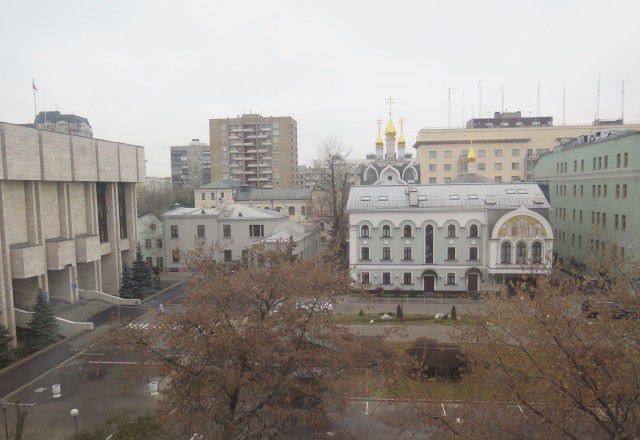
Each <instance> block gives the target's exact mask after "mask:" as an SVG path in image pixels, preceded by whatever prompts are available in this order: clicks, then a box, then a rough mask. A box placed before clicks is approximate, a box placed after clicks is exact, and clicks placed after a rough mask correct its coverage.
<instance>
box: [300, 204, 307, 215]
mask: <svg viewBox="0 0 640 440" xmlns="http://www.w3.org/2000/svg"><path fill="white" fill-rule="evenodd" d="M300 214H302V215H307V207H306V206H303V207H302V208H300Z"/></svg>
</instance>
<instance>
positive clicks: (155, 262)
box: [138, 212, 164, 271]
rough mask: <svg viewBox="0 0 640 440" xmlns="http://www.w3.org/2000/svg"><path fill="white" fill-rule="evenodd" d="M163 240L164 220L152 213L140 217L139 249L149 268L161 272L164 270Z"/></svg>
mask: <svg viewBox="0 0 640 440" xmlns="http://www.w3.org/2000/svg"><path fill="white" fill-rule="evenodd" d="M163 239H164V235H163V233H162V220H160V219H159V218H158V217H157V216H156V215H155V214H154V213H152V212H147V213H144V214H141V215H139V216H138V249H140V253H141V254H142V259H143V260H144V261H145V263H147V266H149V267H151V268H157V269H158V270H159V271H162V270H163V269H164V241H163Z"/></svg>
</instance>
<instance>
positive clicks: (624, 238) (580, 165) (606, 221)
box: [534, 130, 640, 271]
mask: <svg viewBox="0 0 640 440" xmlns="http://www.w3.org/2000/svg"><path fill="white" fill-rule="evenodd" d="M534 176H535V179H536V180H537V181H538V182H539V183H540V184H541V185H544V186H548V191H549V199H550V201H551V214H552V215H551V224H552V226H553V228H554V231H555V237H556V240H555V245H554V251H555V253H556V257H557V260H558V263H559V264H562V265H563V267H564V268H566V269H574V270H582V269H586V270H587V271H588V270H589V269H590V264H591V263H592V262H593V260H594V258H596V261H597V258H598V257H599V256H600V255H602V254H603V253H606V254H607V255H609V256H610V255H615V256H617V257H618V258H624V259H628V260H636V259H637V255H638V253H639V252H638V249H640V228H639V227H638V223H637V222H638V219H640V132H639V131H635V130H613V131H611V130H601V131H599V132H596V133H595V134H593V135H588V136H582V137H580V138H579V139H578V140H576V141H574V142H569V143H566V144H563V145H559V146H557V147H555V148H554V149H553V151H552V152H549V153H546V154H543V155H542V156H541V157H540V159H538V162H537V163H536V165H535V168H534Z"/></svg>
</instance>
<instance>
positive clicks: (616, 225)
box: [613, 214, 620, 229]
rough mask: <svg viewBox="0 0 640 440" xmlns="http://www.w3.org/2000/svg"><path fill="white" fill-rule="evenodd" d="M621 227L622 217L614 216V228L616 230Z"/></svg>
mask: <svg viewBox="0 0 640 440" xmlns="http://www.w3.org/2000/svg"><path fill="white" fill-rule="evenodd" d="M619 225H620V215H618V214H616V215H614V216H613V227H614V229H618V227H619Z"/></svg>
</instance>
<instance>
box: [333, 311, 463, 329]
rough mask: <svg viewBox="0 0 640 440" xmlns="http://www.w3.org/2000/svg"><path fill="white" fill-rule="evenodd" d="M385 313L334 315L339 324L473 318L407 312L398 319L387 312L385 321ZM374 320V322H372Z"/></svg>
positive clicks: (449, 321) (445, 321) (440, 322)
mask: <svg viewBox="0 0 640 440" xmlns="http://www.w3.org/2000/svg"><path fill="white" fill-rule="evenodd" d="M383 314H384V313H363V314H338V315H335V316H334V318H333V319H334V322H336V323H338V324H363V325H364V324H367V325H448V326H452V325H453V324H455V323H456V322H457V323H459V324H469V323H471V322H472V321H471V319H470V318H469V317H468V316H466V315H458V317H459V318H460V319H458V320H453V319H448V318H438V319H436V318H435V316H434V315H431V314H427V313H405V314H404V316H403V319H398V317H397V316H396V314H395V313H394V314H391V313H387V314H388V315H390V316H391V319H390V320H387V321H384V320H382V319H381V318H380V317H381V316H382V315H383ZM371 320H373V322H371Z"/></svg>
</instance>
